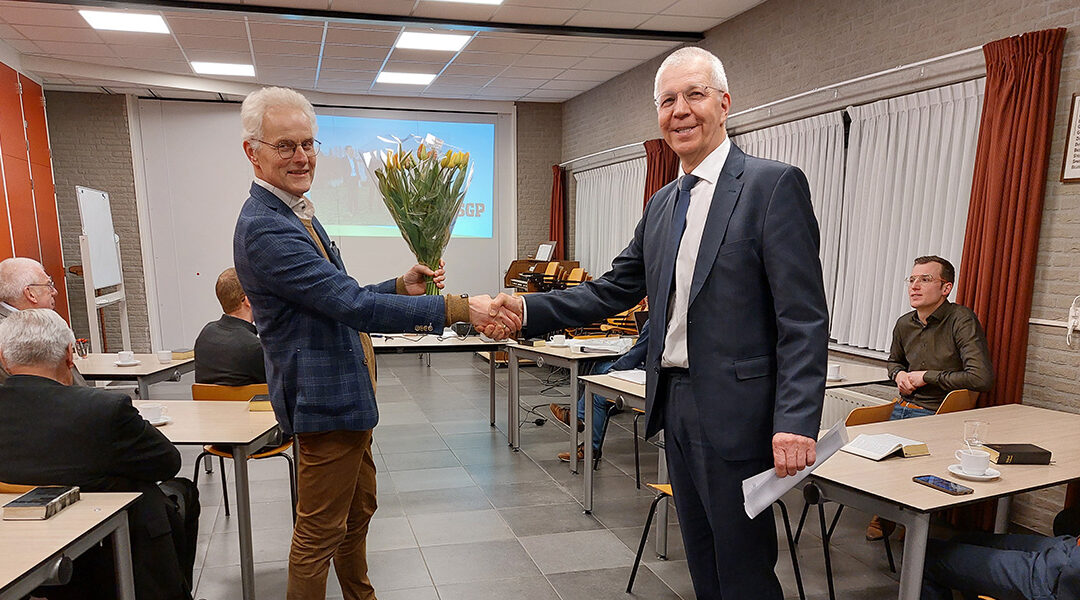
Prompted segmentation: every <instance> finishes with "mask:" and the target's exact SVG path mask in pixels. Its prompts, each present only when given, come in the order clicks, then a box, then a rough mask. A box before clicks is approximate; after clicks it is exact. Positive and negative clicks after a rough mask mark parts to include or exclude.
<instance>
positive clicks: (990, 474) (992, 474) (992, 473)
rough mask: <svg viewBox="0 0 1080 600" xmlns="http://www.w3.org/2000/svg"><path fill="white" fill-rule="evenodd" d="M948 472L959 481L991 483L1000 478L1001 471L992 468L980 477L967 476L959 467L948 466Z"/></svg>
mask: <svg viewBox="0 0 1080 600" xmlns="http://www.w3.org/2000/svg"><path fill="white" fill-rule="evenodd" d="M949 472H950V473H952V474H953V475H956V476H957V477H959V478H960V479H970V480H971V481H991V480H994V479H997V478H998V477H1001V471H998V470H997V469H995V468H993V467H990V468H988V469H986V472H985V473H983V474H982V475H969V474H967V473H965V472H964V470H963V469H961V468H960V465H949Z"/></svg>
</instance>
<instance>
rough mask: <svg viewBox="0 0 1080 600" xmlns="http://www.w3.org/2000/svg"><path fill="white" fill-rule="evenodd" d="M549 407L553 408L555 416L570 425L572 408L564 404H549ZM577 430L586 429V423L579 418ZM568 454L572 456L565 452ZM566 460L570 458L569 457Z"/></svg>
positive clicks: (552, 411) (552, 412)
mask: <svg viewBox="0 0 1080 600" xmlns="http://www.w3.org/2000/svg"><path fill="white" fill-rule="evenodd" d="M548 408H549V409H551V414H553V415H555V418H556V419H558V420H560V421H562V422H563V424H564V425H566V426H567V427H569V426H570V408H569V407H567V406H563V405H562V404H549V405H548ZM577 430H578V431H585V423H584V422H582V420H581V419H578V422H577ZM565 454H566V456H568V457H569V456H570V453H569V452H566V453H565ZM566 460H570V459H569V458H567V459H566Z"/></svg>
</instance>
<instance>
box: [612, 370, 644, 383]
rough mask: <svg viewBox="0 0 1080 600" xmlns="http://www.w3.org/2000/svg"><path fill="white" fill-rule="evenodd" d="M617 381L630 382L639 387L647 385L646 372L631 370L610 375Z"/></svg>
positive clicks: (613, 372) (614, 372)
mask: <svg viewBox="0 0 1080 600" xmlns="http://www.w3.org/2000/svg"><path fill="white" fill-rule="evenodd" d="M608 375H611V376H612V377H614V378H615V379H622V380H623V381H629V382H630V383H636V384H638V385H645V371H643V370H641V369H630V370H629V371H611V372H609V373H608Z"/></svg>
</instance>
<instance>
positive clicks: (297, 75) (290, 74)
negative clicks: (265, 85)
mask: <svg viewBox="0 0 1080 600" xmlns="http://www.w3.org/2000/svg"><path fill="white" fill-rule="evenodd" d="M258 74H259V79H260V80H261V79H267V78H292V79H301V78H304V77H307V78H308V79H311V80H314V79H315V71H314V70H313V69H290V68H287V67H265V66H262V65H260V66H259V73H258Z"/></svg>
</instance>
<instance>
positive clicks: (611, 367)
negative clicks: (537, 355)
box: [549, 321, 649, 462]
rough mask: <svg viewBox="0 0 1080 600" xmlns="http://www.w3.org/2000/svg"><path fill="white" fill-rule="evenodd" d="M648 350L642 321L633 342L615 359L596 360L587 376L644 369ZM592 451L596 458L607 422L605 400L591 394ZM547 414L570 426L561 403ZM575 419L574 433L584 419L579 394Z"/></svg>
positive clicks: (563, 455)
mask: <svg viewBox="0 0 1080 600" xmlns="http://www.w3.org/2000/svg"><path fill="white" fill-rule="evenodd" d="M648 349H649V322H648V321H646V322H645V324H644V325H642V326H641V332H640V333H639V334H638V339H637V342H635V343H634V346H633V347H632V348H630V350H628V351H627V352H626V354H623V355H622V356H620V357H619V358H616V359H612V360H606V361H600V362H597V363H595V364H594V365H593V368H592V371H591V373H590V374H591V375H603V374H605V373H607V372H609V371H629V370H630V369H641V368H644V366H645V353H646V352H647V351H648ZM592 405H593V435H592V439H593V440H594V441H593V450H594V451H595V452H596V456H600V447H601V446H603V444H604V439H603V433H604V426H605V425H606V424H607V420H608V407H607V400H605V399H604V397H603V396H600V395H599V394H593V402H592ZM549 408H550V409H551V414H553V415H555V418H556V419H558V420H560V421H562V422H563V423H566V425H568V426H569V425H570V408H569V407H566V406H563V405H561V404H552V405H551V406H550V407H549ZM577 418H578V431H584V430H585V425H584V423H583V422H582V419H584V418H585V394H581V397H580V398H578V402H577ZM577 452H578V460H585V450H584V448H583V446H582V445H580V444H579V445H578V451H577ZM558 457H559V460H561V461H563V462H570V453H569V452H560V453H559V454H558Z"/></svg>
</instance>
